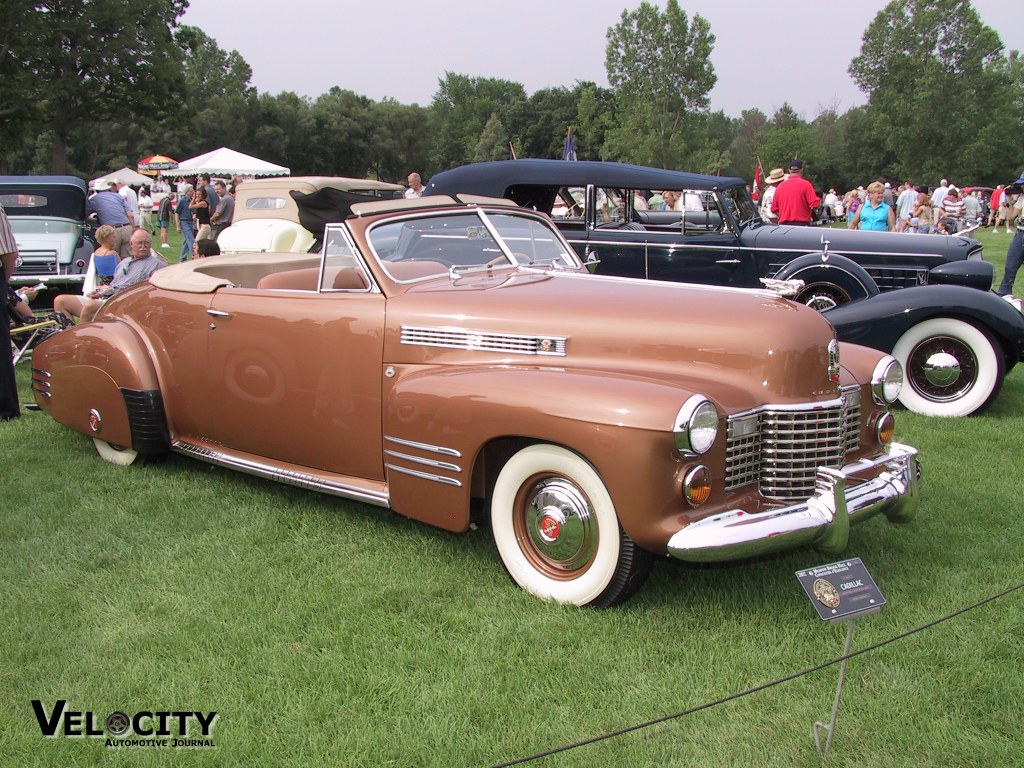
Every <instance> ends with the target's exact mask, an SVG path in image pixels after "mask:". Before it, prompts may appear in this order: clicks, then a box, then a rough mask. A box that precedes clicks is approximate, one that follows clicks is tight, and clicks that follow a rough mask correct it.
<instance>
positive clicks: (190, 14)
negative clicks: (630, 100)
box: [181, 0, 1024, 120]
mask: <svg viewBox="0 0 1024 768" xmlns="http://www.w3.org/2000/svg"><path fill="white" fill-rule="evenodd" d="M656 4H657V5H658V6H659V7H660V8H662V9H664V7H665V2H664V0H656ZM638 5H640V0H562V1H561V2H559V1H558V0H507V1H504V2H495V1H494V0H369V1H368V2H351V0H350V1H349V2H338V0H190V7H189V9H188V11H187V12H186V13H185V15H184V16H183V17H182V18H181V22H182V23H183V24H189V25H191V26H195V27H199V28H200V29H202V30H203V31H204V32H205V33H206V34H207V35H209V36H210V37H212V38H213V39H214V40H216V41H217V44H218V45H219V46H220V47H221V48H223V49H224V50H226V51H231V50H237V51H238V52H239V53H240V54H241V55H242V57H243V58H244V59H245V60H246V61H247V62H248V63H249V66H250V67H252V72H253V76H252V82H253V85H254V86H256V88H257V89H258V90H259V91H260V93H270V94H278V93H280V92H282V91H294V92H295V93H298V94H299V95H302V96H312V97H316V96H319V95H320V94H323V93H326V92H327V91H328V90H329V89H330V88H331V87H332V86H334V85H337V86H339V87H340V88H342V89H343V90H350V91H353V92H355V93H357V94H360V95H362V96H367V97H369V98H371V99H373V100H374V101H381V100H383V99H385V98H393V99H395V100H396V101H398V102H400V103H402V104H419V105H421V106H426V105H428V104H429V103H430V101H431V99H432V98H433V96H434V93H435V92H436V91H437V85H438V81H439V80H441V79H442V78H443V77H444V75H445V72H454V73H456V74H460V75H467V76H470V77H493V78H501V79H504V80H511V81H513V82H518V83H521V84H522V85H523V86H524V87H525V89H526V92H527V95H530V94H532V93H534V92H535V91H537V90H540V89H542V88H550V87H557V86H563V87H567V88H571V87H573V86H574V85H575V83H576V82H577V81H593V82H596V83H597V84H598V85H601V86H605V87H607V86H608V79H607V77H606V74H605V68H604V49H605V36H606V33H607V31H608V28H609V27H610V26H613V25H615V24H617V23H618V22H619V20H620V17H621V15H622V11H623V10H624V9H630V10H632V9H633V8H636V7H637V6H638ZM679 5H680V7H681V8H682V9H683V10H685V11H686V14H687V16H689V17H691V18H692V17H693V15H694V14H700V15H701V16H703V17H704V18H706V19H707V20H708V22H709V23H710V25H711V32H712V34H714V35H715V37H716V38H717V40H716V42H715V46H714V50H713V52H712V54H711V60H712V63H713V64H714V66H715V74H716V75H717V76H718V84H717V85H716V86H715V88H714V89H713V90H712V91H711V108H712V110H719V109H720V110H723V111H724V112H725V113H726V114H727V115H729V116H731V117H739V114H740V111H741V110H743V109H748V108H751V107H757V108H759V109H761V111H763V112H764V113H766V114H767V115H768V116H769V117H771V116H772V115H773V114H774V113H775V111H776V110H777V109H778V108H779V107H780V106H782V104H783V103H785V102H787V101H788V102H789V104H790V105H791V106H792V107H793V108H794V109H795V110H796V111H797V113H798V114H800V115H801V116H802V117H803V118H804V119H806V120H813V119H814V118H815V117H816V116H817V115H818V114H819V113H820V112H821V111H822V110H824V109H827V108H835V109H836V110H837V111H838V112H840V113H842V112H845V111H846V110H848V109H850V108H851V107H854V106H858V105H860V104H863V103H865V101H866V99H865V97H864V95H863V94H862V93H861V92H860V91H859V90H858V89H857V87H856V85H854V83H853V81H852V80H851V79H850V76H849V75H848V74H847V72H846V70H847V68H848V67H849V65H850V61H851V60H852V59H853V57H854V56H856V55H857V54H858V53H859V52H860V45H861V38H862V36H863V34H864V30H865V29H867V26H868V24H869V23H870V22H871V20H872V19H873V18H874V17H875V15H876V14H877V13H878V11H880V10H881V9H882V8H884V7H885V5H886V0H853V1H852V2H848V1H847V0H769V1H768V2H765V1H764V0H714V2H707V0H704V1H702V2H687V0H681V2H680V3H679ZM1011 5H1012V3H1011V2H1010V0H974V7H975V8H976V9H977V11H978V13H979V15H980V16H981V19H982V21H983V22H984V23H985V24H987V25H988V26H990V27H992V28H994V29H995V30H996V31H997V32H998V33H999V35H1000V37H1001V38H1002V41H1003V44H1004V45H1005V46H1006V47H1007V48H1008V49H1016V50H1024V25H1022V24H1021V23H1020V14H1019V13H1011V12H1010V11H1009V6H1011ZM775 59H783V60H785V61H786V62H787V63H786V64H785V65H774V64H773V63H772V62H773V60H775Z"/></svg>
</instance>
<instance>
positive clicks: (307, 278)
mask: <svg viewBox="0 0 1024 768" xmlns="http://www.w3.org/2000/svg"><path fill="white" fill-rule="evenodd" d="M319 282H320V268H319V267H311V268H309V269H291V270H288V271H287V272H274V273H272V274H269V275H265V276H263V277H261V278H260V281H259V282H258V283H256V288H257V289H258V290H267V289H269V290H275V291H315V290H316V289H317V288H318V287H319Z"/></svg>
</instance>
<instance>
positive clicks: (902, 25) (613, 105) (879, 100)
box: [0, 0, 1024, 190]
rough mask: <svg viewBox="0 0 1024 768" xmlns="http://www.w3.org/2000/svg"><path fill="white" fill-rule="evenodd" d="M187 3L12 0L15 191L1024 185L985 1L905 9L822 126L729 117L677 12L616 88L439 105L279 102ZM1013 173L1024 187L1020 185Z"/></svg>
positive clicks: (464, 88)
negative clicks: (793, 182) (509, 173)
mask: <svg viewBox="0 0 1024 768" xmlns="http://www.w3.org/2000/svg"><path fill="white" fill-rule="evenodd" d="M187 6H188V3H187V0H136V1H135V2H133V3H131V4H127V3H124V2H123V0H47V1H45V2H32V1H30V0H7V2H6V3H4V6H3V9H0V89H2V90H0V93H2V98H0V173H26V174H48V173H55V174H64V173H69V174H72V175H76V176H80V177H82V178H91V177H94V176H98V175H101V174H103V173H106V172H109V171H110V170H112V169H115V168H119V167H122V166H125V165H128V166H134V165H135V163H136V162H137V161H138V159H139V158H141V157H144V156H147V155H151V154H156V153H160V154H166V155H170V156H172V157H176V158H178V159H184V158H187V157H191V156H193V155H197V154H200V153H202V152H205V151H208V150H210V149H213V148H215V147H218V146H230V147H232V148H233V149H237V150H239V151H242V152H246V153H248V154H252V155H255V156H257V157H261V158H264V159H266V160H269V161H271V162H274V163H278V164H281V165H285V166H288V167H289V168H290V169H291V172H292V173H293V174H294V175H339V176H357V177H361V176H370V177H374V178H380V179H385V180H390V181H395V180H403V179H404V178H405V177H406V175H407V174H408V173H409V172H410V171H414V170H415V171H418V172H420V173H421V174H422V175H423V176H424V178H427V177H429V176H430V175H431V174H433V173H435V172H437V171H440V170H444V169H446V168H450V167H454V166H457V165H463V164H465V163H470V162H476V161H482V160H495V159H505V158H508V157H510V155H512V154H513V153H514V154H515V155H516V156H518V157H547V158H557V157H561V154H562V148H563V143H564V141H565V137H566V132H567V130H568V129H569V128H571V129H572V132H573V137H574V141H575V146H576V150H577V154H578V157H579V159H580V160H597V159H601V160H617V161H622V162H632V163H638V164H642V165H653V166H657V167H664V168H673V169H677V170H686V171H692V172H697V173H711V174H721V175H725V176H740V177H743V178H747V179H748V180H749V179H751V178H752V176H753V169H754V166H755V164H756V163H757V162H758V161H760V162H761V163H762V164H763V166H764V167H765V168H766V169H770V168H771V167H772V166H779V165H783V164H784V163H785V162H786V161H787V160H789V159H790V158H791V157H795V156H799V157H801V158H803V159H804V161H805V162H806V163H807V165H808V168H809V171H810V173H809V175H810V176H811V177H812V178H813V179H814V180H815V181H816V182H817V183H818V184H819V185H826V186H833V187H836V189H839V190H842V189H848V188H852V187H854V186H856V185H858V184H864V183H866V182H867V181H869V180H872V179H875V178H880V177H881V178H887V179H890V180H893V181H896V180H899V181H903V180H906V179H911V180H915V181H918V182H921V183H925V184H929V183H931V184H934V183H937V182H938V180H939V179H940V178H942V177H948V178H951V179H956V180H958V181H960V182H961V183H974V184H992V185H994V184H995V183H999V182H1005V181H1006V180H1008V179H1012V178H1016V176H1015V174H1016V173H1017V172H1018V171H1019V170H1020V169H1021V168H1022V167H1024V130H1022V119H1021V115H1022V114H1024V61H1022V60H1021V56H1020V54H1019V53H1018V52H1017V51H1009V52H1008V51H1006V50H1005V48H1004V46H1003V44H1002V41H1001V40H1000V38H999V35H998V33H996V32H995V31H994V30H992V29H991V28H989V27H987V26H986V25H984V24H983V23H982V22H981V20H980V17H979V16H978V14H977V12H976V11H975V9H974V8H973V6H972V4H971V2H970V0H894V1H893V2H891V3H889V4H888V5H887V6H886V7H885V8H884V9H883V10H882V11H880V12H879V13H878V15H877V16H876V17H875V19H874V20H873V21H872V22H871V24H870V25H869V26H868V28H867V29H866V30H865V32H864V36H863V44H862V47H861V51H860V53H859V55H858V56H857V57H855V58H854V59H853V61H851V62H850V66H849V73H850V76H851V77H852V78H853V79H854V81H855V82H856V83H857V85H858V86H859V87H860V88H861V90H862V91H863V92H864V93H865V94H866V95H867V97H868V101H867V104H866V105H864V106H861V107H855V108H853V109H850V110H848V111H846V112H844V113H842V114H840V113H839V112H838V111H837V110H836V109H824V110H822V111H821V112H820V113H819V114H817V115H816V116H814V117H813V118H812V119H810V120H807V119H805V118H804V117H803V116H801V115H800V114H798V113H797V112H796V111H795V110H794V109H793V108H792V107H791V106H790V105H789V104H788V103H787V104H783V106H782V107H781V108H780V109H779V110H778V111H777V112H776V113H775V114H774V115H766V114H764V113H763V112H761V111H759V110H757V109H750V110H744V111H743V112H742V113H741V114H740V116H739V117H730V116H728V115H726V114H724V113H723V112H721V111H711V110H710V109H709V107H708V104H709V99H708V94H709V93H710V91H711V89H712V88H713V87H714V85H715V83H716V80H717V78H716V75H715V73H714V67H713V65H712V64H711V54H712V51H713V50H714V43H715V37H714V34H713V33H712V30H711V28H710V25H709V23H708V22H707V21H706V20H705V19H703V18H702V17H701V16H700V15H699V14H694V15H693V16H692V18H691V17H689V16H688V15H687V14H686V12H685V11H683V10H682V9H680V7H679V5H678V2H677V0H668V2H667V3H666V6H665V9H664V10H661V9H660V8H659V7H657V6H656V5H653V4H651V3H649V2H644V3H642V4H641V5H640V6H639V7H638V8H636V9H634V10H632V11H623V13H622V15H621V18H620V21H619V23H618V24H616V25H614V26H613V27H611V28H610V29H609V30H608V33H607V37H606V40H605V46H606V69H607V73H608V82H609V84H610V87H608V88H605V87H601V86H599V85H597V84H595V83H593V82H579V81H577V82H576V83H574V84H573V85H572V86H565V87H558V88H547V89H543V90H539V91H536V92H535V93H533V94H527V93H526V91H525V89H524V87H523V86H522V85H521V84H520V83H516V82H513V81H510V80H502V79H496V78H481V77H472V76H469V75H465V74H459V73H454V72H446V73H445V75H444V77H443V78H442V79H441V80H440V81H439V83H438V88H437V91H436V92H435V94H434V96H433V99H432V101H431V103H430V104H428V105H425V106H420V105H417V104H412V105H407V104H401V103H398V102H397V101H394V100H391V99H385V100H383V101H374V100H372V99H369V98H367V97H365V96H361V95H359V94H357V93H354V92H353V91H350V90H346V89H343V88H341V87H340V86H335V87H333V88H331V89H330V90H329V91H328V92H327V93H325V94H322V95H320V96H317V97H315V98H310V97H305V96H300V95H297V94H296V93H294V92H282V93H278V94H276V95H272V94H268V93H259V92H258V91H257V89H256V88H255V87H253V85H252V83H251V77H252V71H251V69H250V67H249V65H248V64H247V63H246V62H245V60H244V59H243V58H242V56H241V55H239V54H238V52H237V51H231V52H227V51H224V50H223V49H221V48H220V47H219V46H218V45H217V42H216V40H214V39H212V38H210V37H209V36H208V35H206V34H205V33H204V32H203V31H202V30H200V29H198V28H196V27H191V26H187V25H181V24H179V23H178V19H179V18H180V16H181V15H182V14H183V13H184V11H185V9H186V8H187ZM1011 174H1013V175H1011Z"/></svg>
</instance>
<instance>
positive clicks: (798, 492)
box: [725, 388, 860, 501]
mask: <svg viewBox="0 0 1024 768" xmlns="http://www.w3.org/2000/svg"><path fill="white" fill-rule="evenodd" d="M829 406H830V407H819V408H807V409H803V410H801V409H793V408H789V407H787V408H777V409H776V408H773V407H772V406H768V407H766V408H764V409H762V410H759V411H757V412H754V413H748V414H743V415H741V416H737V417H733V418H731V419H729V425H728V431H727V442H726V456H725V487H726V489H727V490H732V489H735V488H739V487H741V486H744V485H747V484H749V483H757V485H758V490H759V491H760V492H761V495H762V496H764V497H766V498H769V499H775V500H779V501H798V500H800V499H805V498H807V497H808V496H810V495H811V494H813V493H814V482H815V475H816V473H817V470H818V467H831V468H833V469H839V468H840V467H842V466H843V465H844V464H845V463H846V460H845V459H846V454H847V453H849V452H850V451H853V450H856V448H857V446H858V444H859V442H860V391H859V390H858V389H856V388H853V389H849V390H846V391H845V392H844V393H843V398H842V401H841V402H840V401H835V404H834V405H833V404H829Z"/></svg>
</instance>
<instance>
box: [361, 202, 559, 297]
mask: <svg viewBox="0 0 1024 768" xmlns="http://www.w3.org/2000/svg"><path fill="white" fill-rule="evenodd" d="M369 240H370V245H371V246H372V248H373V250H374V253H376V255H377V258H378V259H380V262H381V264H382V265H383V267H384V269H385V271H386V272H387V273H388V275H389V276H390V277H391V278H392V279H394V280H397V281H400V282H402V281H407V280H409V279H421V278H424V277H432V276H436V275H442V274H447V273H448V272H449V271H451V270H452V269H456V270H460V271H461V270H464V269H467V268H473V267H487V266H492V267H493V266H512V265H515V266H561V267H567V268H576V267H578V266H579V261H578V260H577V258H576V256H575V254H574V253H573V251H572V250H571V249H569V248H567V247H566V246H565V245H564V244H563V241H562V239H561V237H560V236H559V235H558V233H557V232H556V231H555V230H554V229H553V228H552V227H551V226H550V225H548V224H547V223H546V222H544V221H543V220H541V219H538V218H535V217H533V216H523V215H521V214H518V213H513V212H508V213H494V212H491V213H485V212H484V211H483V210H480V209H477V210H472V211H460V212H455V213H451V212H445V213H438V214H432V215H428V216H417V217H415V218H410V219H404V220H402V221H394V222H386V223H383V224H378V225H377V226H375V227H373V228H372V229H371V230H370V233H369ZM413 263H415V264H416V265H417V267H416V269H415V270H410V269H409V268H408V267H407V266H406V265H408V264H413ZM399 265H402V266H399Z"/></svg>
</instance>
